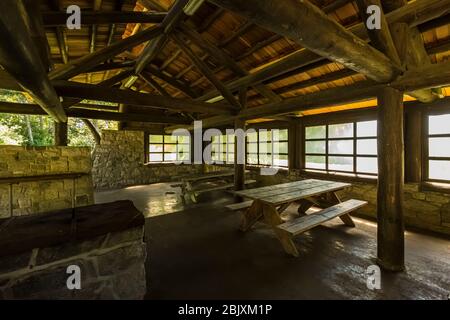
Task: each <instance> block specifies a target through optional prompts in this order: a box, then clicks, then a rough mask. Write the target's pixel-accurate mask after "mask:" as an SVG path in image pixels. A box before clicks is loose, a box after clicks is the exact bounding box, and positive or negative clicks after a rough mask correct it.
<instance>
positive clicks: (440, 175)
mask: <svg viewBox="0 0 450 320" xmlns="http://www.w3.org/2000/svg"><path fill="white" fill-rule="evenodd" d="M429 178H430V179H436V180H449V181H450V161H438V160H430V167H429Z"/></svg>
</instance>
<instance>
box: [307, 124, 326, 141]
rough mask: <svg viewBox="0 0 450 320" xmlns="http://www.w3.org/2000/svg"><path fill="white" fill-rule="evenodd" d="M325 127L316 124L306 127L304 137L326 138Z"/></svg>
mask: <svg viewBox="0 0 450 320" xmlns="http://www.w3.org/2000/svg"><path fill="white" fill-rule="evenodd" d="M325 135H326V127H325V126H316V127H306V135H305V137H306V139H325V138H326V136H325Z"/></svg>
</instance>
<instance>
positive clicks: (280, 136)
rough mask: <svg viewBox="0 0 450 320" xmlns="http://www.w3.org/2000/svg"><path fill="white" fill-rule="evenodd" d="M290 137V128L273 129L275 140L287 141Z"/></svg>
mask: <svg viewBox="0 0 450 320" xmlns="http://www.w3.org/2000/svg"><path fill="white" fill-rule="evenodd" d="M287 139H288V130H287V129H282V130H273V140H274V141H286V140H287Z"/></svg>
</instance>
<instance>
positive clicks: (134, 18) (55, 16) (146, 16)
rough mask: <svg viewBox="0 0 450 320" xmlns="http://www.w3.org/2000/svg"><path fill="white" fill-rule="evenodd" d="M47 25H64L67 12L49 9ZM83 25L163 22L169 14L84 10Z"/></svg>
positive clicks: (46, 19) (45, 14)
mask: <svg viewBox="0 0 450 320" xmlns="http://www.w3.org/2000/svg"><path fill="white" fill-rule="evenodd" d="M42 15H43V23H44V25H45V26H46V27H57V26H60V27H64V26H65V25H66V23H67V17H68V15H67V13H65V12H60V11H49V12H44V13H43V14H42ZM82 15H83V17H82V19H81V23H82V25H93V24H112V23H114V24H119V23H124V24H126V23H161V22H162V21H163V20H164V18H165V17H166V16H167V13H166V12H136V11H128V12H126V11H83V13H82Z"/></svg>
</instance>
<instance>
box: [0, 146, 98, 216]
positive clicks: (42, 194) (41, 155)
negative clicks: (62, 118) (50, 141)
mask: <svg viewBox="0 0 450 320" xmlns="http://www.w3.org/2000/svg"><path fill="white" fill-rule="evenodd" d="M91 168H92V161H91V153H90V149H89V148H74V147H19V146H0V179H5V178H18V177H33V176H44V175H45V176H49V175H67V174H81V175H80V177H78V178H75V179H53V180H48V181H34V182H33V181H30V182H20V183H13V184H12V185H11V186H12V200H13V201H12V215H13V216H21V215H28V214H32V213H40V212H46V211H51V210H58V209H64V208H71V207H72V202H73V201H74V202H75V205H76V206H84V205H89V204H92V203H93V202H94V196H93V187H92V178H91V175H90V173H91ZM74 180H75V197H73V189H74V188H73V181H74ZM9 193H10V184H9V183H2V182H1V180H0V218H6V217H10V216H11V212H10V198H9V197H10V196H9Z"/></svg>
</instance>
